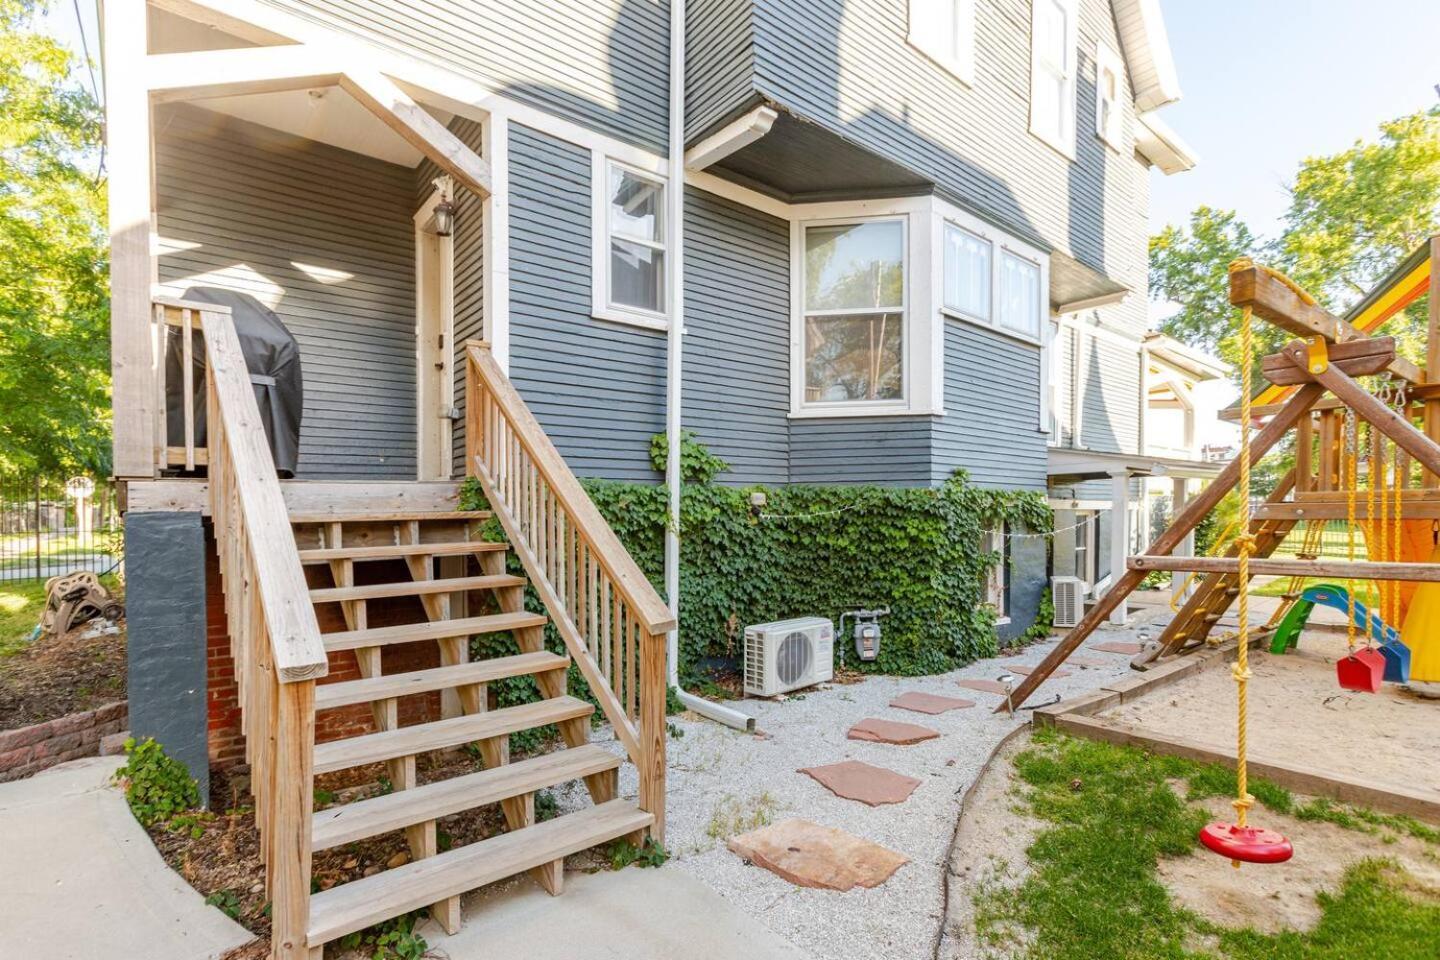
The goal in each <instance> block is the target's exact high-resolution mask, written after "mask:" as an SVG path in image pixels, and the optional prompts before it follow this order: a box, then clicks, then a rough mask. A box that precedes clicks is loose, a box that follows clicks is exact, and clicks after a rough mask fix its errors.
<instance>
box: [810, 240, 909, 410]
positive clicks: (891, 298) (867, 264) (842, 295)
mask: <svg viewBox="0 0 1440 960" xmlns="http://www.w3.org/2000/svg"><path fill="white" fill-rule="evenodd" d="M905 268H906V256H905V222H904V221H903V220H900V219H880V220H861V221H855V222H849V223H833V224H819V225H807V226H806V227H805V230H804V256H803V273H804V278H803V286H802V290H803V294H802V296H803V301H802V304H801V312H802V318H803V340H802V351H801V353H802V357H803V364H804V379H803V383H804V403H805V404H806V405H811V404H857V405H858V404H891V405H898V404H903V403H904V401H905V350H906V333H905V323H906V310H905V299H906V269H905Z"/></svg>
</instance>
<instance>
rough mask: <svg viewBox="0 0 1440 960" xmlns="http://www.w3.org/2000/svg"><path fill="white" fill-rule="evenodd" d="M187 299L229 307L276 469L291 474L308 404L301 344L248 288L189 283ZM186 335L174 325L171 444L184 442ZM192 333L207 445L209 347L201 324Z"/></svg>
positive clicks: (168, 418)
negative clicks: (206, 360) (303, 415)
mask: <svg viewBox="0 0 1440 960" xmlns="http://www.w3.org/2000/svg"><path fill="white" fill-rule="evenodd" d="M184 299H186V300H193V301H197V302H199V303H214V304H218V305H220V306H225V307H229V308H230V316H231V319H233V320H234V322H235V333H236V334H237V335H238V336H239V338H240V351H241V353H242V354H243V355H244V357H245V366H246V369H248V370H249V371H250V382H251V384H253V385H254V388H255V402H256V403H257V404H259V406H260V421H261V423H263V424H264V426H265V436H266V437H267V438H268V439H269V441H270V453H271V455H272V456H273V457H274V458H275V470H276V473H278V474H279V475H280V476H281V477H287V478H288V477H293V476H294V475H295V471H296V469H297V467H298V466H299V461H300V415H301V411H302V410H303V408H304V405H305V393H304V377H303V375H302V373H301V369H300V347H299V345H298V344H297V343H296V342H295V337H294V336H293V335H292V334H291V333H290V331H289V330H287V329H286V328H285V324H284V323H283V322H281V320H280V318H279V317H278V316H277V315H276V314H275V312H274V311H273V310H271V309H270V308H269V307H267V306H265V305H264V304H263V303H261V302H260V301H259V300H256V299H255V298H254V297H252V296H250V295H249V294H248V293H239V292H237V291H234V290H224V289H221V288H219V287H191V288H190V289H188V290H186V291H185V293H184ZM182 336H184V334H183V333H182V332H181V331H180V329H179V328H177V327H170V328H169V337H170V341H169V345H168V349H167V350H166V352H165V383H166V391H165V422H166V424H167V427H166V430H167V433H168V440H167V442H168V443H169V444H170V445H171V446H183V445H184V443H185V436H184V431H185V423H184V398H183V394H184V389H185V388H184V382H185V381H184V371H183V369H182V364H183V363H184V350H183V347H182V345H181V340H180V338H181V337H182ZM193 336H194V337H195V344H194V347H195V349H194V350H193V351H192V354H193V358H194V359H193V363H194V384H195V398H194V399H195V405H194V410H195V443H196V444H197V445H200V446H203V445H204V444H205V442H206V425H205V415H206V409H205V407H206V404H205V348H204V343H203V338H202V335H201V333H200V331H199V330H198V329H197V330H196V331H195V332H194V334H193Z"/></svg>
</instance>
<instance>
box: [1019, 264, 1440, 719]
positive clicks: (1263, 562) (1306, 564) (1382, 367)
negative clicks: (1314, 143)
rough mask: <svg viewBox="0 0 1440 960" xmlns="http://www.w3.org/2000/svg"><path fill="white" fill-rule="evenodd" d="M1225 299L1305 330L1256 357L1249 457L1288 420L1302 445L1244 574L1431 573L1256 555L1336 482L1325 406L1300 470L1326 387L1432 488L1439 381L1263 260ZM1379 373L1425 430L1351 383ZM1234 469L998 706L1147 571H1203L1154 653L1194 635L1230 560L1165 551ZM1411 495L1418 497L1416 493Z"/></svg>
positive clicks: (1335, 447) (1229, 481) (1438, 482)
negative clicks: (1267, 390)
mask: <svg viewBox="0 0 1440 960" xmlns="http://www.w3.org/2000/svg"><path fill="white" fill-rule="evenodd" d="M1428 248H1429V253H1430V258H1431V262H1432V263H1433V262H1434V260H1435V258H1436V256H1437V255H1440V238H1437V239H1436V240H1432V241H1431V243H1430V244H1429V245H1428ZM1436 272H1440V271H1436ZM1436 272H1432V273H1431V275H1430V280H1429V284H1430V289H1431V294H1432V295H1431V304H1430V311H1431V314H1430V320H1431V322H1430V327H1431V329H1430V340H1429V344H1428V348H1429V349H1428V353H1427V359H1428V361H1429V367H1430V370H1431V371H1432V376H1433V372H1434V371H1436V370H1440V289H1437V288H1440V283H1437V279H1440V278H1437V276H1436ZM1230 302H1231V303H1232V304H1234V305H1235V306H1237V307H1242V308H1247V307H1248V308H1250V309H1251V310H1252V311H1253V312H1254V315H1256V316H1259V317H1262V318H1263V319H1265V320H1268V321H1270V322H1271V323H1274V324H1275V325H1276V326H1279V327H1281V328H1282V329H1284V330H1287V331H1290V332H1292V333H1295V334H1298V335H1300V336H1302V337H1305V338H1307V339H1306V340H1299V341H1294V342H1292V343H1290V344H1288V345H1287V346H1286V347H1285V348H1284V349H1283V350H1281V351H1280V352H1279V353H1277V354H1275V355H1273V356H1270V357H1267V358H1265V360H1264V363H1263V369H1264V370H1265V372H1266V375H1267V377H1268V378H1270V380H1271V382H1272V383H1275V384H1277V385H1278V384H1283V385H1284V386H1286V387H1287V389H1288V394H1287V398H1286V399H1285V400H1284V401H1283V403H1280V404H1279V405H1278V406H1273V407H1271V408H1269V409H1267V410H1265V411H1264V412H1265V414H1266V415H1268V416H1269V417H1270V419H1269V422H1268V423H1266V424H1265V425H1264V427H1262V428H1261V429H1260V430H1259V432H1258V433H1257V434H1256V435H1255V436H1254V438H1253V439H1252V440H1251V449H1252V455H1253V458H1254V460H1255V461H1257V462H1258V461H1259V460H1260V459H1261V458H1262V457H1264V455H1265V454H1266V453H1267V452H1268V451H1270V450H1271V449H1272V448H1273V447H1274V446H1275V445H1276V444H1277V443H1279V442H1280V441H1281V440H1283V439H1284V438H1285V436H1286V435H1287V434H1289V432H1290V431H1291V430H1293V429H1298V430H1299V432H1300V436H1301V437H1302V438H1303V440H1304V444H1303V446H1304V447H1305V450H1304V451H1303V452H1302V455H1301V456H1298V457H1297V468H1296V471H1295V472H1293V473H1292V474H1291V475H1289V476H1288V477H1287V478H1286V481H1285V483H1284V484H1282V487H1281V489H1280V490H1278V491H1277V492H1276V494H1275V495H1273V496H1272V497H1271V498H1270V500H1269V501H1268V502H1267V504H1266V505H1265V506H1262V507H1261V508H1260V510H1259V511H1258V512H1257V518H1256V520H1255V521H1254V523H1253V524H1252V526H1251V530H1250V532H1251V533H1252V534H1253V535H1254V536H1256V538H1257V548H1258V549H1257V552H1256V554H1255V555H1254V557H1255V558H1254V559H1252V560H1251V564H1250V567H1251V571H1252V573H1255V574H1265V573H1277V574H1286V575H1304V574H1309V573H1313V574H1316V575H1325V576H1333V577H1338V578H1353V579H1371V580H1379V579H1384V580H1409V581H1440V564H1428V563H1376V562H1353V563H1339V562H1320V561H1276V560H1269V559H1264V558H1268V557H1269V556H1270V555H1271V554H1273V552H1274V550H1275V549H1276V547H1278V546H1279V544H1280V542H1281V541H1283V540H1284V538H1285V535H1286V534H1288V533H1289V531H1290V530H1291V529H1292V528H1293V526H1294V524H1295V523H1296V522H1298V521H1299V520H1300V519H1302V518H1304V517H1305V510H1306V505H1308V503H1309V502H1310V501H1309V499H1308V498H1310V497H1313V496H1320V497H1323V496H1324V495H1325V494H1326V492H1327V490H1329V489H1335V488H1333V486H1332V485H1331V478H1332V477H1338V476H1339V474H1338V471H1337V458H1338V455H1339V449H1340V443H1339V433H1338V430H1337V429H1336V428H1335V423H1336V422H1337V421H1335V419H1334V416H1333V414H1332V415H1331V417H1330V419H1329V420H1328V421H1327V420H1326V419H1325V416H1324V414H1322V420H1321V427H1322V434H1321V443H1320V463H1319V464H1318V467H1319V475H1318V477H1317V476H1313V475H1312V474H1311V468H1312V466H1313V465H1312V464H1311V462H1310V450H1309V446H1310V442H1311V439H1312V430H1313V424H1312V417H1313V412H1314V411H1315V409H1316V408H1317V406H1318V405H1319V404H1320V403H1321V401H1322V399H1323V398H1324V397H1325V396H1326V395H1327V394H1332V395H1333V396H1334V398H1335V400H1336V401H1337V402H1338V406H1343V407H1348V408H1350V409H1351V410H1353V411H1354V412H1355V414H1356V415H1357V416H1358V417H1360V418H1362V419H1364V420H1365V421H1367V422H1368V423H1370V424H1371V426H1372V428H1373V429H1375V430H1377V431H1378V432H1379V433H1381V434H1383V435H1384V436H1386V437H1388V438H1389V439H1390V440H1392V441H1393V442H1394V443H1395V444H1396V445H1397V447H1398V449H1399V450H1401V451H1403V453H1404V454H1405V455H1408V456H1409V457H1413V458H1414V460H1415V461H1416V462H1418V463H1419V464H1420V466H1421V467H1422V480H1423V483H1424V485H1425V487H1426V488H1428V489H1434V488H1435V487H1436V486H1440V443H1437V442H1436V441H1437V438H1440V389H1437V385H1436V384H1435V383H1433V382H1431V380H1430V377H1427V375H1426V374H1425V373H1423V372H1422V371H1421V370H1420V369H1419V368H1417V367H1416V366H1415V365H1414V364H1413V363H1410V362H1409V361H1406V360H1404V359H1403V358H1401V357H1398V356H1396V354H1395V346H1394V341H1393V340H1392V339H1390V338H1388V337H1370V336H1369V335H1368V334H1367V333H1365V332H1362V331H1361V330H1358V329H1357V328H1356V327H1354V326H1352V325H1351V324H1350V323H1348V322H1347V321H1345V320H1342V319H1340V318H1338V317H1335V316H1333V315H1331V314H1330V313H1329V312H1327V311H1326V310H1325V309H1324V308H1323V307H1320V306H1318V305H1316V304H1314V303H1313V302H1310V301H1309V300H1308V299H1307V298H1306V297H1305V296H1303V295H1302V294H1301V293H1300V292H1299V291H1298V290H1297V289H1295V288H1294V287H1293V286H1291V285H1290V284H1288V283H1286V282H1285V281H1283V280H1282V279H1280V278H1279V277H1277V276H1276V275H1274V274H1273V273H1271V272H1270V271H1268V270H1265V269H1264V268H1262V267H1257V266H1248V267H1246V268H1244V269H1238V270H1233V271H1232V272H1231V274H1230ZM1317 341H1318V342H1321V343H1323V344H1325V345H1327V346H1328V347H1329V353H1330V354H1331V355H1332V356H1331V358H1330V360H1329V362H1328V363H1322V364H1318V365H1316V364H1314V363H1312V358H1311V355H1310V351H1311V344H1312V343H1314V342H1317ZM1382 371H1384V372H1388V373H1389V374H1390V375H1391V376H1392V377H1397V378H1398V379H1399V380H1400V381H1401V382H1402V383H1403V384H1404V385H1405V387H1404V389H1405V391H1406V395H1407V397H1408V398H1410V399H1413V400H1420V401H1423V402H1424V403H1425V418H1424V425H1425V430H1424V432H1422V431H1421V430H1418V429H1416V427H1415V426H1414V425H1413V424H1412V423H1411V422H1410V417H1409V416H1408V415H1405V414H1401V413H1398V412H1396V411H1395V410H1392V409H1390V408H1389V407H1387V406H1386V405H1385V404H1384V403H1382V402H1381V401H1380V400H1379V399H1377V398H1376V397H1374V396H1372V395H1371V394H1370V393H1369V392H1368V391H1367V390H1365V389H1364V388H1363V387H1362V386H1361V385H1360V384H1359V383H1357V382H1356V380H1355V377H1359V376H1366V375H1370V374H1375V373H1380V372H1382ZM1407 410H1408V404H1407ZM1239 474H1240V465H1239V462H1238V461H1235V462H1232V463H1230V464H1228V465H1226V467H1225V469H1224V470H1222V471H1221V473H1220V475H1219V476H1218V477H1216V479H1215V480H1214V481H1213V482H1212V483H1211V484H1210V485H1209V486H1208V487H1206V488H1205V489H1204V490H1202V491H1201V492H1200V493H1199V494H1198V495H1197V496H1195V497H1194V498H1193V499H1191V500H1190V502H1189V503H1187V504H1186V506H1185V507H1184V508H1183V509H1182V510H1181V511H1180V513H1179V514H1177V515H1176V517H1175V519H1174V520H1173V521H1172V523H1171V525H1170V526H1169V527H1168V528H1167V529H1166V530H1165V531H1164V532H1163V533H1161V534H1160V536H1158V537H1157V538H1156V539H1155V541H1154V542H1153V543H1152V544H1151V545H1150V547H1149V549H1148V550H1147V551H1146V552H1145V553H1144V554H1143V555H1141V556H1138V557H1131V558H1130V560H1129V563H1128V565H1127V570H1126V571H1125V573H1124V575H1123V576H1121V577H1120V578H1119V580H1118V581H1117V582H1116V583H1115V584H1114V585H1113V586H1112V587H1111V589H1110V590H1109V591H1108V592H1106V593H1105V594H1104V596H1102V597H1100V598H1099V599H1098V601H1097V602H1096V603H1095V604H1094V606H1092V607H1091V609H1090V610H1089V611H1088V612H1087V613H1086V615H1085V617H1084V618H1083V619H1082V620H1081V621H1080V623H1079V624H1078V625H1077V626H1076V627H1075V628H1074V629H1072V630H1071V631H1070V632H1069V633H1068V634H1066V636H1065V637H1064V638H1063V639H1062V640H1061V641H1060V643H1059V644H1058V645H1057V646H1056V647H1055V649H1054V650H1052V651H1051V652H1050V654H1049V655H1048V656H1046V658H1045V659H1044V660H1043V661H1042V662H1041V663H1040V665H1039V666H1038V667H1037V668H1036V669H1035V671H1034V672H1033V673H1031V674H1030V675H1029V676H1028V677H1026V678H1025V679H1024V680H1023V681H1022V682H1021V684H1020V686H1019V687H1018V688H1017V689H1016V690H1015V692H1014V694H1013V696H1012V697H1010V698H1009V700H1008V702H1007V703H1005V704H1002V705H1001V706H999V707H998V708H997V712H999V711H1001V710H1007V709H1010V708H1011V707H1012V705H1013V706H1020V705H1023V704H1024V703H1025V701H1026V700H1027V699H1028V698H1029V697H1030V695H1031V694H1033V693H1034V692H1035V690H1036V688H1037V687H1039V686H1040V684H1042V683H1044V682H1045V680H1046V679H1047V678H1048V677H1049V676H1050V675H1051V674H1052V673H1053V672H1054V671H1055V669H1056V668H1057V667H1059V666H1060V664H1062V663H1064V662H1065V660H1066V659H1067V658H1069V656H1070V655H1071V654H1072V653H1074V651H1075V650H1076V649H1078V648H1079V646H1080V645H1081V644H1082V643H1084V642H1085V639H1086V638H1087V637H1089V636H1090V634H1091V633H1093V632H1094V631H1095V629H1096V628H1097V627H1098V626H1099V625H1100V624H1101V623H1103V622H1104V621H1105V619H1106V618H1107V617H1108V616H1109V615H1110V614H1111V612H1112V611H1113V610H1114V609H1115V608H1116V607H1117V606H1119V604H1120V602H1121V601H1122V600H1124V598H1125V597H1127V596H1128V595H1129V594H1130V593H1131V592H1133V591H1134V590H1135V589H1136V587H1138V586H1139V585H1140V583H1141V581H1142V580H1144V578H1145V576H1146V575H1147V574H1148V573H1150V572H1152V571H1155V570H1171V571H1196V572H1201V573H1205V574H1206V576H1205V578H1204V580H1203V581H1202V582H1201V585H1200V587H1199V589H1198V590H1196V592H1195V594H1194V595H1193V596H1192V597H1191V598H1190V600H1189V601H1187V602H1186V604H1185V605H1184V607H1182V609H1181V611H1180V613H1179V615H1177V616H1176V618H1175V619H1174V621H1173V622H1172V623H1171V624H1170V625H1169V626H1168V627H1167V628H1166V630H1165V632H1164V633H1163V634H1162V637H1161V650H1160V653H1161V655H1164V654H1168V653H1174V652H1178V651H1179V650H1180V649H1182V648H1183V647H1185V646H1187V645H1190V644H1195V643H1200V642H1203V641H1204V639H1205V638H1206V637H1207V636H1208V635H1209V633H1210V630H1211V629H1212V628H1213V627H1214V625H1215V623H1216V622H1218V621H1219V619H1220V618H1221V617H1222V616H1223V615H1224V614H1225V612H1226V611H1227V610H1228V609H1229V608H1230V605H1231V604H1232V603H1233V602H1234V600H1235V599H1236V595H1237V593H1238V587H1237V586H1236V574H1237V569H1238V565H1239V561H1238V559H1237V558H1236V556H1235V552H1234V551H1233V550H1232V551H1231V553H1230V555H1229V556H1225V557H1175V556H1172V553H1173V551H1174V549H1175V548H1176V547H1177V546H1178V545H1179V544H1180V543H1181V542H1182V541H1183V540H1184V538H1185V537H1186V535H1188V534H1189V533H1190V532H1191V531H1192V530H1194V529H1195V527H1196V526H1197V525H1198V524H1199V522H1200V521H1201V520H1202V519H1203V518H1204V517H1205V515H1206V514H1208V513H1209V512H1210V511H1211V510H1213V509H1214V508H1215V507H1216V505H1217V504H1219V502H1220V501H1221V500H1222V499H1223V498H1224V497H1225V496H1226V495H1227V494H1228V493H1230V491H1231V490H1233V489H1235V487H1236V485H1237V482H1238V480H1239ZM1287 493H1289V494H1290V495H1291V496H1292V497H1293V500H1292V501H1285V500H1284V497H1285V496H1286V494H1287ZM1417 493H1418V492H1417ZM1416 499H1417V501H1418V497H1417V498H1416ZM1404 502H1405V505H1406V506H1405V509H1406V511H1407V514H1409V513H1411V511H1412V509H1413V508H1412V507H1411V500H1410V499H1406V500H1405V501H1404Z"/></svg>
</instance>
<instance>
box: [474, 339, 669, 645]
mask: <svg viewBox="0 0 1440 960" xmlns="http://www.w3.org/2000/svg"><path fill="white" fill-rule="evenodd" d="M466 350H467V352H468V353H469V356H470V361H471V362H472V363H473V364H475V368H476V370H477V372H479V374H480V377H481V380H482V381H483V382H484V384H485V387H486V389H487V390H489V391H490V393H491V395H492V396H493V397H494V398H495V402H496V403H497V404H498V405H499V406H500V407H501V408H502V409H503V410H504V411H505V413H506V415H507V416H508V417H509V418H510V419H511V421H512V423H513V425H514V428H515V432H516V433H517V434H518V435H519V439H520V442H521V443H522V444H524V445H525V450H526V452H527V453H528V454H529V455H530V457H531V458H532V459H533V460H534V461H535V466H536V468H537V469H538V470H539V471H540V472H541V474H542V475H543V476H544V477H545V480H546V482H547V483H549V484H550V488H551V489H552V490H554V491H555V495H556V496H557V497H558V498H560V500H561V502H562V503H563V504H564V505H565V506H566V507H567V508H568V509H569V510H570V511H571V512H572V513H573V515H574V519H575V523H576V526H577V527H578V528H579V529H580V530H581V531H582V533H583V534H584V535H585V537H586V538H587V539H588V540H589V541H590V542H591V543H592V544H593V545H594V547H595V550H596V552H597V554H598V559H599V560H600V562H601V564H603V565H604V566H605V568H606V571H607V572H608V573H609V574H610V576H611V577H612V578H613V579H614V581H615V583H616V585H617V586H618V587H619V589H620V591H621V592H622V594H623V595H624V597H625V600H626V601H627V602H628V603H629V604H630V605H631V606H632V607H633V608H634V609H635V611H636V613H637V614H638V615H639V616H640V618H641V622H642V624H643V626H644V627H645V629H646V630H648V631H649V632H651V633H667V632H669V631H670V630H672V629H674V627H675V618H674V617H672V616H671V615H670V608H669V607H668V606H666V604H665V600H664V598H663V597H661V596H660V594H659V592H657V591H656V589H655V588H654V587H653V586H652V585H651V584H650V581H649V579H648V578H647V577H646V576H645V574H644V573H643V572H642V571H641V570H640V567H639V566H638V565H637V564H636V563H635V560H634V559H633V558H632V557H631V556H630V553H629V551H627V550H626V549H625V547H624V545H623V544H621V543H620V539H619V538H618V537H616V536H615V531H614V530H612V529H610V524H608V523H606V522H605V518H604V517H602V516H601V515H600V511H599V510H597V509H596V508H595V503H594V501H592V500H591V499H590V495H589V494H587V493H586V492H585V488H584V487H582V486H580V481H579V480H577V479H576V478H575V474H574V473H572V472H571V471H570V467H569V466H568V465H567V464H566V463H565V460H564V458H563V457H561V456H560V451H558V450H556V449H555V445H554V444H553V443H551V441H550V438H549V437H548V436H547V435H546V434H545V431H544V429H543V428H541V426H540V422H539V421H538V420H536V419H535V415H534V414H533V413H531V412H530V408H529V407H527V406H526V405H525V401H524V400H522V399H521V398H520V394H519V392H518V391H517V390H516V389H515V386H514V384H512V383H511V382H510V378H509V377H507V376H505V373H504V371H502V370H501V369H500V365H499V364H497V363H496V362H495V358H494V357H493V356H491V355H490V350H489V349H488V345H485V344H484V343H483V341H475V340H472V341H470V342H468V343H467V344H466Z"/></svg>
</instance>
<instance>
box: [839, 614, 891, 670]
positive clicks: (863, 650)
mask: <svg viewBox="0 0 1440 960" xmlns="http://www.w3.org/2000/svg"><path fill="white" fill-rule="evenodd" d="M889 613H890V608H889V607H882V608H881V609H879V610H851V611H850V612H849V613H842V614H840V634H841V635H842V636H843V635H844V633H845V618H846V617H849V618H850V619H851V620H853V621H854V631H853V633H854V638H855V656H856V658H857V659H859V660H862V661H867V662H868V661H871V660H874V659H875V658H876V657H878V656H880V618H881V617H883V616H886V615H887V614H889ZM842 663H843V660H842Z"/></svg>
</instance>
